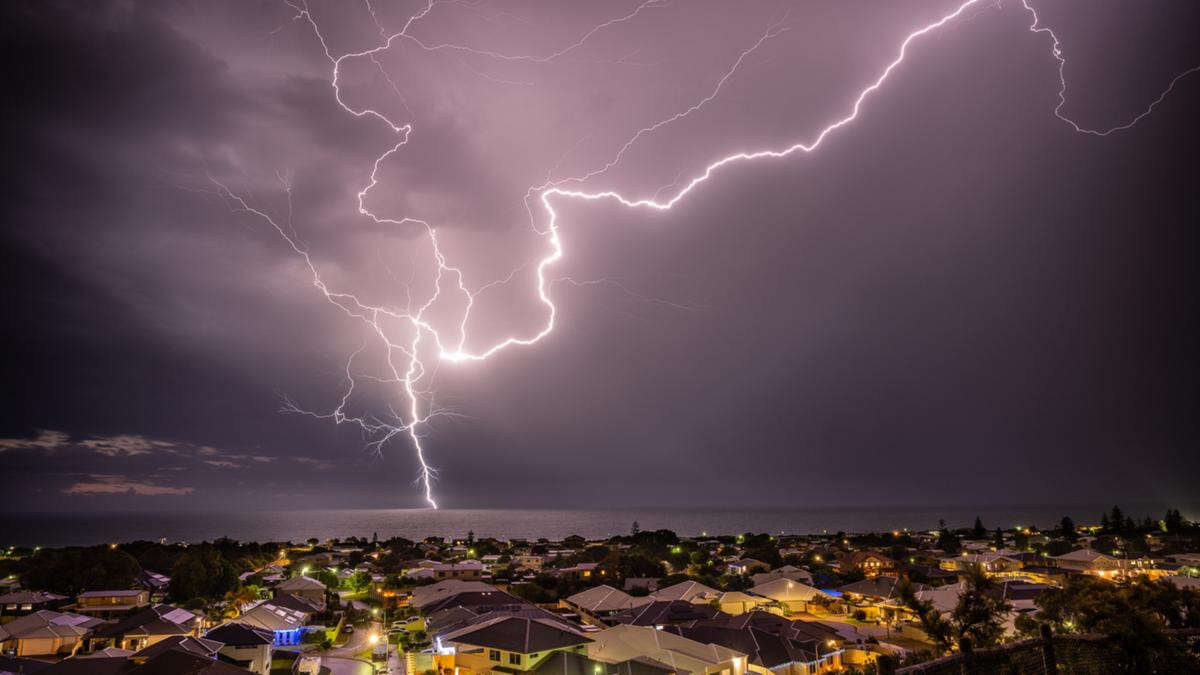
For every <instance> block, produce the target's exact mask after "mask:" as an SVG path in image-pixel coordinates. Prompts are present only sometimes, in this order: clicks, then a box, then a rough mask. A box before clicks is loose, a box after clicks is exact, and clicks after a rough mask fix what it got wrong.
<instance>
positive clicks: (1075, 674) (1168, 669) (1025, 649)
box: [880, 626, 1200, 675]
mask: <svg viewBox="0 0 1200 675" xmlns="http://www.w3.org/2000/svg"><path fill="white" fill-rule="evenodd" d="M1155 637H1161V638H1162V639H1161V640H1145V641H1141V643H1140V644H1132V643H1130V642H1129V641H1121V640H1117V639H1115V638H1113V637H1110V636H1106V635H1051V633H1050V629H1049V626H1043V628H1042V636H1041V637H1039V638H1034V639H1031V640H1023V641H1021V642H1014V643H1011V644H1007V645H1004V646H1002V647H994V648H991V649H979V650H971V649H970V647H969V645H964V646H965V647H966V648H965V649H962V650H960V651H959V652H957V653H955V654H952V655H950V656H945V657H942V658H940V659H935V660H933V661H926V662H925V663H919V664H915V665H911V666H904V667H902V668H893V667H891V666H890V664H888V663H887V662H886V659H882V660H881V661H880V671H881V672H882V673H895V674H896V675H968V674H970V675H975V674H981V675H982V674H985V673H986V674H988V675H990V674H992V673H996V674H998V675H1007V674H1010V673H1011V674H1013V675H1018V674H1019V675H1027V674H1028V675H1050V674H1054V675H1058V674H1060V673H1062V674H1066V675H1101V674H1107V673H1120V672H1135V673H1194V672H1200V652H1198V651H1197V640H1198V639H1200V629H1184V630H1173V631H1168V632H1166V633H1164V634H1163V635H1161V636H1155Z"/></svg>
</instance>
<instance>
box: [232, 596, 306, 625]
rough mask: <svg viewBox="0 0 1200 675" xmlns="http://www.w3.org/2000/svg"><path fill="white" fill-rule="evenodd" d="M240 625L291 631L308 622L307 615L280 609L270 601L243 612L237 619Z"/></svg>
mask: <svg viewBox="0 0 1200 675" xmlns="http://www.w3.org/2000/svg"><path fill="white" fill-rule="evenodd" d="M238 621H239V622H240V623H244V624H246V625H248V626H257V627H258V628H265V629H267V630H271V631H276V630H293V629H295V628H299V627H301V626H303V625H304V622H305V621H308V614H307V613H305V612H297V611H296V610H293V609H288V608H286V607H280V606H279V605H276V604H274V603H272V602H270V601H267V602H263V603H260V604H258V605H255V607H254V608H253V609H251V610H249V611H247V612H243V613H242V615H241V616H240V617H238Z"/></svg>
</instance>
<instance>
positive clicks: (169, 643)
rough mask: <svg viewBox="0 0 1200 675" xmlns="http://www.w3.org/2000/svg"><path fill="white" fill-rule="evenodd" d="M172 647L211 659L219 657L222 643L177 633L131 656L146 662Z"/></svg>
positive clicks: (137, 660) (136, 660)
mask: <svg viewBox="0 0 1200 675" xmlns="http://www.w3.org/2000/svg"><path fill="white" fill-rule="evenodd" d="M171 649H175V650H178V651H181V652H186V653H188V654H194V655H196V656H201V657H204V658H206V659H209V660H210V661H211V660H215V659H216V658H217V653H218V652H219V651H220V650H221V643H220V642H217V641H216V640H209V639H206V638H201V637H194V636H191V635H175V636H172V637H169V638H167V639H165V640H159V641H158V642H155V643H154V644H152V645H150V646H149V647H144V648H142V649H140V650H138V651H136V652H134V653H133V654H132V655H131V656H130V657H129V658H131V659H133V660H134V661H135V662H139V663H145V662H146V661H149V660H150V659H152V658H154V657H155V656H158V655H159V654H161V653H163V652H165V651H168V650H171Z"/></svg>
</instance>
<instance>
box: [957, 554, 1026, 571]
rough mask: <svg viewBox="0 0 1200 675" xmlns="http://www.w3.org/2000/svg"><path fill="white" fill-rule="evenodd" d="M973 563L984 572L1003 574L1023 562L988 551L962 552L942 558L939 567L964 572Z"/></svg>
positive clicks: (1013, 569)
mask: <svg viewBox="0 0 1200 675" xmlns="http://www.w3.org/2000/svg"><path fill="white" fill-rule="evenodd" d="M973 565H979V566H980V567H982V568H983V570H984V571H985V572H990V573H992V574H1004V573H1007V572H1016V571H1018V570H1020V569H1021V568H1022V567H1024V566H1025V563H1024V562H1023V561H1021V560H1020V559H1018V558H1014V557H1010V556H1008V555H1004V554H1002V553H999V552H996V551H989V552H987V553H964V554H962V555H960V556H954V557H950V558H943V559H942V560H941V562H940V564H939V567H941V568H942V569H944V570H948V571H953V572H965V571H967V570H968V569H970V567H971V566H973Z"/></svg>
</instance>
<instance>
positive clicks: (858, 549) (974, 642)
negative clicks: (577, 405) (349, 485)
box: [0, 508, 1200, 675]
mask: <svg viewBox="0 0 1200 675" xmlns="http://www.w3.org/2000/svg"><path fill="white" fill-rule="evenodd" d="M0 553H3V556H2V560H0V563H2V564H3V567H2V568H0V571H3V577H0V673H34V672H36V673H45V674H46V675H57V674H59V673H136V674H139V675H141V674H150V673H184V672H186V673H205V674H209V673H212V674H221V673H238V672H252V673H258V674H259V675H271V674H273V673H312V674H316V673H393V674H402V673H407V674H411V675H472V674H489V673H504V674H507V675H511V674H512V673H538V674H541V675H551V674H558V673H569V674H571V675H588V674H592V675H594V674H596V673H605V674H608V675H668V674H677V675H691V674H697V675H699V674H703V675H743V674H745V673H748V672H753V673H757V674H759V675H810V674H814V673H854V672H857V673H881V672H896V671H901V672H940V671H937V670H936V667H938V666H937V664H939V663H944V664H953V663H954V662H955V660H956V659H958V660H961V659H964V658H978V659H985V658H1000V655H1003V658H1006V659H1010V660H1011V659H1015V658H1018V657H1021V658H1024V657H1026V656H1028V654H1035V655H1037V657H1038V658H1044V653H1043V651H1044V650H1045V649H1047V648H1048V645H1050V644H1051V643H1053V644H1056V645H1058V648H1057V649H1058V656H1057V657H1056V658H1059V659H1060V660H1061V662H1064V663H1068V662H1069V661H1070V659H1089V658H1091V659H1095V658H1098V657H1097V654H1100V653H1101V652H1102V655H1103V658H1104V659H1106V662H1107V663H1110V664H1112V665H1113V666H1114V670H1120V669H1122V668H1120V667H1117V666H1126V665H1127V666H1131V667H1135V668H1136V667H1137V666H1138V665H1139V663H1140V662H1138V659H1145V658H1154V659H1159V661H1156V662H1155V663H1156V664H1158V665H1161V664H1162V663H1176V662H1177V663H1189V662H1188V661H1187V659H1189V658H1190V659H1194V658H1195V655H1196V640H1197V637H1198V636H1200V528H1198V527H1197V525H1196V524H1194V523H1190V522H1187V521H1186V520H1184V519H1182V518H1181V517H1180V516H1178V512H1168V513H1167V514H1166V517H1165V518H1163V519H1162V520H1160V521H1157V522H1153V521H1145V522H1142V523H1137V522H1134V521H1132V520H1130V519H1127V518H1126V517H1125V516H1124V515H1123V514H1121V512H1120V510H1119V509H1117V508H1114V509H1113V511H1112V512H1110V513H1106V514H1104V518H1103V519H1102V522H1101V524H1098V525H1078V526H1077V525H1075V524H1074V523H1073V522H1071V521H1070V519H1067V518H1064V519H1063V521H1062V522H1060V523H1058V524H1057V526H1056V527H1054V528H1047V529H1039V528H1037V527H1033V526H1013V527H1007V528H993V529H989V528H987V527H985V526H984V524H983V523H982V522H979V521H978V519H977V520H976V523H975V527H973V528H965V529H957V530H955V529H949V528H946V527H944V526H943V527H941V528H938V529H935V530H930V531H920V532H917V531H908V530H896V531H891V532H882V533H846V532H837V533H832V534H830V533H823V534H820V535H795V536H785V535H769V534H753V533H744V534H740V535H724V536H708V535H701V536H692V537H685V536H679V535H677V534H675V533H674V532H671V531H668V530H653V531H644V530H641V529H640V528H639V527H638V525H637V523H636V522H635V523H633V525H632V526H631V528H630V533H629V534H628V535H621V536H614V537H610V538H608V539H605V540H598V541H597V540H592V541H589V540H586V539H584V538H582V537H578V536H572V537H566V538H564V539H562V540H559V541H550V540H547V539H539V540H536V541H528V540H519V539H511V540H504V541H502V540H498V539H493V538H476V537H475V535H474V533H468V534H467V535H466V536H465V537H459V538H452V539H445V538H441V537H436V536H431V537H428V538H426V539H424V540H422V541H411V540H407V539H400V538H393V539H387V540H380V539H379V538H378V537H377V536H372V537H371V538H370V539H368V538H362V537H351V538H347V539H341V540H331V541H318V540H316V539H310V540H308V541H306V542H299V543H290V542H285V543H267V544H258V543H252V544H245V543H239V542H235V541H232V540H217V541H213V542H201V543H196V544H186V543H168V542H165V541H157V542H152V541H138V542H131V543H126V544H111V545H108V546H98V547H89V548H64V549H40V548H35V549H20V548H8V549H3V550H0ZM1131 617H1132V618H1133V619H1136V622H1134V623H1132V624H1131V623H1130V621H1131ZM1151 634H1152V635H1154V636H1156V638H1155V640H1153V641H1152V642H1153V643H1154V648H1153V650H1150V651H1147V648H1146V647H1145V643H1146V641H1147V639H1148V638H1147V636H1148V635H1151ZM1095 636H1101V637H1102V638H1103V639H1098V638H1095ZM1084 637H1087V639H1088V640H1091V642H1087V644H1088V645H1094V649H1093V650H1092V652H1089V651H1088V650H1089V649H1092V647H1087V648H1084V647H1082V646H1080V645H1082V644H1083V643H1082V642H1079V643H1078V644H1076V643H1077V642H1078V640H1082V639H1083V638H1084ZM1073 640H1074V642H1073ZM1130 641H1137V642H1138V649H1136V650H1135V649H1130V648H1128V645H1127V644H1126V643H1128V642H1130ZM1097 650H1098V651H1097ZM1093 652H1095V653H1093ZM1147 654H1149V655H1150V656H1147ZM1020 655H1025V656H1020ZM1122 659H1125V660H1126V661H1128V663H1126V661H1122ZM1172 659H1174V661H1172ZM1190 663H1194V661H1192V662H1190ZM1143 665H1144V664H1143ZM1157 667H1158V666H1155V668H1157ZM921 668H925V669H926V670H919V669H921ZM913 669H918V670H913ZM1137 672H1145V671H1137ZM1160 672H1167V671H1161V670H1160Z"/></svg>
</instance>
